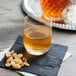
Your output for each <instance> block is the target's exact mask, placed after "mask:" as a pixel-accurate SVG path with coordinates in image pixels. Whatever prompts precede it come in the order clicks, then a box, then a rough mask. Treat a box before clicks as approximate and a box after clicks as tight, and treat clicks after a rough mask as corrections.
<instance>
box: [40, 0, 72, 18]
mask: <svg viewBox="0 0 76 76" xmlns="http://www.w3.org/2000/svg"><path fill="white" fill-rule="evenodd" d="M40 4H41V8H42V11H43V16H46V17H48V18H50V17H53V18H62V12H63V10H64V8H66V7H67V6H68V5H70V4H71V2H70V0H40Z"/></svg>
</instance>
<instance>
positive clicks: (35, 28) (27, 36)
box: [23, 17, 52, 56]
mask: <svg viewBox="0 0 76 76" xmlns="http://www.w3.org/2000/svg"><path fill="white" fill-rule="evenodd" d="M24 23H25V27H24V32H23V43H24V47H25V49H26V52H27V53H28V54H30V55H34V56H40V55H43V54H45V53H46V52H48V50H49V48H50V46H51V43H52V26H49V25H45V24H37V25H36V24H32V23H30V21H28V17H26V18H25V22H24ZM26 26H27V27H26Z"/></svg>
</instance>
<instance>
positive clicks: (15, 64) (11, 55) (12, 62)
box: [5, 50, 30, 69]
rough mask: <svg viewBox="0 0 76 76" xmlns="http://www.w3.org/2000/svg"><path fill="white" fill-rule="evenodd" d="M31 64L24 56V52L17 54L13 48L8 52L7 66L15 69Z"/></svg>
mask: <svg viewBox="0 0 76 76" xmlns="http://www.w3.org/2000/svg"><path fill="white" fill-rule="evenodd" d="M24 65H25V66H30V65H29V63H28V62H27V59H26V58H25V57H23V54H21V53H20V54H17V53H15V52H14V50H12V51H11V52H7V53H6V63H5V66H6V67H12V68H14V69H20V68H21V67H23V66H24Z"/></svg>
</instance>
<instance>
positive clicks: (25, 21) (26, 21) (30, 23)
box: [24, 16, 52, 27]
mask: <svg viewBox="0 0 76 76" xmlns="http://www.w3.org/2000/svg"><path fill="white" fill-rule="evenodd" d="M28 18H29V16H25V17H24V24H25V23H26V24H27V25H30V26H31V25H37V26H38V25H46V26H49V27H52V22H50V24H44V23H41V22H38V21H36V20H34V19H32V18H31V19H32V20H34V21H36V22H38V24H37V23H36V24H34V23H32V22H30V21H29V22H28Z"/></svg>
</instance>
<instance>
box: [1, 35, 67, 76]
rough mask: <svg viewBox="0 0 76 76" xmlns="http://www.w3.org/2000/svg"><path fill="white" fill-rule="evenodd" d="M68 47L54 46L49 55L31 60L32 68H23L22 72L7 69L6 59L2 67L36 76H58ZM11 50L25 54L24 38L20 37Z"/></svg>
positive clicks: (2, 62) (3, 60) (2, 61)
mask: <svg viewBox="0 0 76 76" xmlns="http://www.w3.org/2000/svg"><path fill="white" fill-rule="evenodd" d="M67 49H68V47H67V46H64V45H59V44H52V46H51V48H50V50H49V51H48V53H47V54H45V55H43V56H41V57H38V58H36V59H31V60H29V63H30V65H31V66H30V67H23V68H21V69H20V70H14V69H12V68H6V67H5V57H4V58H3V59H2V60H1V62H0V67H2V68H6V69H10V70H14V71H22V72H29V73H33V74H36V75H38V76H57V74H58V71H59V68H60V66H61V63H62V61H63V58H64V56H65V53H66V52H67ZM11 50H15V52H17V53H23V50H24V46H23V38H22V36H19V37H18V38H17V40H16V41H15V43H14V45H13V46H12V47H11V49H10V50H9V51H11Z"/></svg>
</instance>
